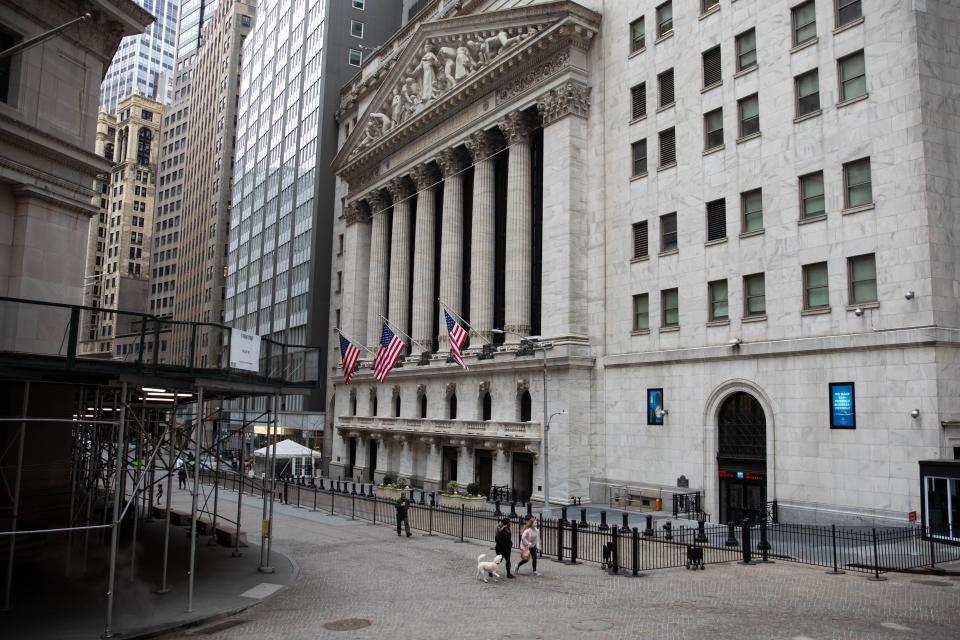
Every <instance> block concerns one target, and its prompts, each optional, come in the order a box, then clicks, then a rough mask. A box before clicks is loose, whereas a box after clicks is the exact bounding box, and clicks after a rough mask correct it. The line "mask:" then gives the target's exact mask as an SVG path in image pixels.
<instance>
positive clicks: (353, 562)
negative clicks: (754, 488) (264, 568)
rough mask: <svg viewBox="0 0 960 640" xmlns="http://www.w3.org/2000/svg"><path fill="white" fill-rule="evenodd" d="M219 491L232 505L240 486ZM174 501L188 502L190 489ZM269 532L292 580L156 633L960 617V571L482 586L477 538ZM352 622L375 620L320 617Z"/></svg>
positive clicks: (501, 633)
mask: <svg viewBox="0 0 960 640" xmlns="http://www.w3.org/2000/svg"><path fill="white" fill-rule="evenodd" d="M221 499H222V500H223V502H224V504H234V505H235V504H236V503H235V499H236V494H235V493H231V492H224V493H222V494H221ZM249 500H250V499H249V498H245V501H244V502H245V504H250V505H258V504H259V503H257V502H255V501H250V502H248V501H249ZM177 501H178V502H179V503H181V504H182V505H184V506H185V505H186V504H187V500H186V494H185V493H181V494H178V495H177ZM259 517H260V516H259V508H258V507H254V506H251V507H245V508H244V519H245V522H246V525H245V527H244V528H245V529H246V530H248V531H255V530H256V526H255V524H256V523H257V522H258V520H259ZM275 532H276V538H275V540H274V548H276V549H278V550H280V551H281V552H283V553H285V554H287V555H289V556H290V557H291V558H292V559H293V560H294V561H295V562H297V563H298V564H299V566H300V570H301V577H300V580H299V582H297V583H296V584H295V585H294V586H293V587H291V588H289V589H287V590H284V591H282V592H280V593H278V594H277V595H276V596H275V597H274V598H272V599H271V600H269V601H267V602H265V603H263V604H261V605H259V606H257V607H254V608H252V609H249V610H247V611H246V612H244V613H242V614H240V615H237V616H235V617H234V618H231V619H227V620H221V621H217V622H216V623H211V624H210V625H207V626H206V627H201V628H200V629H195V630H191V631H181V632H177V633H173V634H169V635H167V636H164V638H166V639H167V640H172V639H174V638H189V637H192V636H196V635H200V634H201V633H203V632H206V633H213V637H217V638H231V639H233V638H236V639H238V640H240V639H248V638H249V639H251V640H252V639H258V640H260V639H277V640H281V639H283V640H298V639H301V638H302V639H307V638H310V639H313V638H356V639H364V638H391V639H405V638H411V639H423V638H457V639H459V638H477V639H483V640H488V639H490V638H505V639H506V638H510V639H515V640H520V639H528V638H529V639H532V638H545V639H546V638H578V637H591V638H599V639H604V640H606V639H612V638H650V639H671V640H672V639H678V640H679V639H687V638H689V639H691V640H692V639H695V638H696V639H699V638H711V639H726V638H730V639H734V638H736V639H738V640H739V639H743V638H758V639H771V640H772V639H789V640H807V639H810V640H827V639H836V640H840V639H843V640H861V639H862V640H874V639H887V638H890V639H893V638H923V639H925V640H939V639H942V640H954V639H955V638H956V637H957V629H958V626H960V577H936V576H923V575H905V574H888V577H889V579H888V580H887V581H885V582H871V581H869V580H868V579H867V577H866V576H865V575H863V574H846V575H841V576H831V575H827V574H825V573H824V572H823V571H822V570H821V569H817V568H811V567H805V566H799V565H795V564H789V563H783V562H777V563H774V564H767V565H756V566H742V565H739V564H722V565H710V566H708V567H707V569H706V570H705V571H697V572H688V571H685V570H683V569H673V570H664V571H657V572H650V573H648V574H647V575H645V576H644V577H642V578H639V579H633V578H628V577H620V578H612V577H609V576H607V575H606V574H604V573H602V572H601V571H600V570H599V568H598V567H597V566H596V565H592V564H581V565H577V566H568V565H563V564H558V563H556V562H553V561H550V560H542V561H541V562H540V566H539V569H540V573H541V574H542V575H541V576H540V577H534V576H531V575H529V574H528V573H527V568H526V567H524V572H523V573H521V576H520V577H519V578H518V579H517V580H509V581H507V580H504V582H502V583H500V584H493V583H491V584H484V583H482V582H479V581H476V580H475V579H474V571H475V566H476V564H475V563H476V557H477V555H479V554H480V553H484V552H486V553H491V552H490V551H489V550H488V549H487V548H486V547H485V546H482V545H479V544H472V543H464V544H459V543H455V542H453V541H452V540H451V539H449V538H446V537H442V536H432V537H431V536H425V535H422V534H415V535H414V537H413V538H409V539H408V538H406V537H404V538H398V537H397V536H396V535H395V532H394V530H393V529H392V528H390V527H387V526H381V525H377V526H371V525H370V524H368V523H365V522H360V521H351V520H349V519H348V518H341V517H337V516H329V515H323V514H321V513H312V512H310V510H309V509H294V508H292V507H289V506H283V505H279V504H278V505H277V506H276V523H275ZM250 537H251V543H253V542H255V539H254V538H255V537H254V536H253V535H251V536H250ZM257 551H258V550H257V548H256V547H254V546H251V547H250V548H249V549H248V550H247V553H257ZM224 553H229V551H228V550H224ZM514 562H516V558H515V559H514ZM265 581H267V582H269V579H268V577H267V576H265ZM348 619H357V620H358V621H369V626H365V627H364V628H360V629H354V630H349V631H338V630H334V629H331V628H327V627H325V626H324V625H330V626H332V627H335V626H336V625H331V624H330V623H336V622H338V621H346V620H348ZM357 624H358V625H359V624H365V622H358V623H357ZM342 626H350V624H349V623H344V624H343V625H342ZM216 629H221V630H220V631H215V630H216ZM206 633H205V634H204V635H206Z"/></svg>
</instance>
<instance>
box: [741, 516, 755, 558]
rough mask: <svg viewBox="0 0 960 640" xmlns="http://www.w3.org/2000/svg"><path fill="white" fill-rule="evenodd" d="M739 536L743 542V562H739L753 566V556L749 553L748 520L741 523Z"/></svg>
mask: <svg viewBox="0 0 960 640" xmlns="http://www.w3.org/2000/svg"><path fill="white" fill-rule="evenodd" d="M740 536H741V538H742V542H743V560H741V561H740V564H754V562H753V556H752V554H751V553H750V522H749V521H748V520H744V521H743V526H742V527H741V528H740Z"/></svg>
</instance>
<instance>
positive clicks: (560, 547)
mask: <svg viewBox="0 0 960 640" xmlns="http://www.w3.org/2000/svg"><path fill="white" fill-rule="evenodd" d="M564 522H566V519H561V520H557V562H563V524H564Z"/></svg>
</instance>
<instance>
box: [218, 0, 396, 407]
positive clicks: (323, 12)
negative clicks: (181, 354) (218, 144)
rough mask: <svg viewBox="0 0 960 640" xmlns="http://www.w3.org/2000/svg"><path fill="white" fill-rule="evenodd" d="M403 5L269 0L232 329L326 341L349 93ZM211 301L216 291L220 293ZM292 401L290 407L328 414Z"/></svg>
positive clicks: (245, 121)
mask: <svg viewBox="0 0 960 640" xmlns="http://www.w3.org/2000/svg"><path fill="white" fill-rule="evenodd" d="M400 11H401V3H399V2H394V1H393V0H351V1H350V2H339V1H336V2H330V1H329V0H266V1H265V2H261V3H259V5H258V7H257V20H256V23H255V25H254V29H253V32H252V33H251V35H250V37H248V38H247V40H246V42H245V43H244V46H243V66H242V71H241V81H240V107H239V116H238V123H237V150H236V169H235V172H234V181H233V186H232V188H233V193H232V197H231V202H232V212H231V217H230V234H229V247H228V251H229V254H228V257H229V261H228V268H227V273H228V275H227V283H226V307H225V311H224V317H225V320H226V322H227V323H228V324H230V325H232V326H235V327H238V328H241V329H244V330H247V331H252V332H254V333H257V334H260V335H264V336H271V337H273V338H275V339H277V340H279V341H282V342H286V343H290V344H324V343H325V342H326V338H327V334H328V330H329V320H328V313H327V305H328V300H329V289H328V287H327V285H326V283H327V282H329V276H330V253H331V250H332V247H333V239H332V238H331V236H330V232H331V229H332V224H333V215H334V210H333V207H332V206H331V202H332V199H333V193H334V191H333V176H332V174H331V173H330V171H329V169H328V167H329V162H330V159H331V158H332V157H333V154H334V153H335V152H336V147H337V129H336V122H335V119H334V114H335V112H336V110H337V108H338V107H339V99H340V96H339V93H338V91H339V87H340V86H342V85H343V84H344V83H345V82H346V81H347V80H348V79H349V78H350V77H351V76H353V75H355V74H356V73H357V71H358V69H359V66H360V65H361V59H362V57H363V55H364V51H368V50H372V49H374V48H375V47H376V46H377V45H379V44H380V43H382V42H384V41H385V40H386V39H387V38H388V37H389V36H390V35H391V34H392V33H393V32H394V31H395V30H396V29H397V27H398V26H399V25H400ZM211 295H214V294H213V292H211ZM322 406H323V395H322V394H321V393H317V394H316V397H314V398H312V399H310V401H309V402H307V403H302V401H301V400H300V399H297V398H294V399H288V400H287V402H286V408H287V409H288V410H295V409H300V408H303V409H308V410H318V409H321V408H322Z"/></svg>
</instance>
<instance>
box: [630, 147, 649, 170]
mask: <svg viewBox="0 0 960 640" xmlns="http://www.w3.org/2000/svg"><path fill="white" fill-rule="evenodd" d="M631 150H632V154H633V176H634V177H635V176H643V175H646V173H647V141H646V140H638V141H637V142H634V143H633V144H632V145H631Z"/></svg>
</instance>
